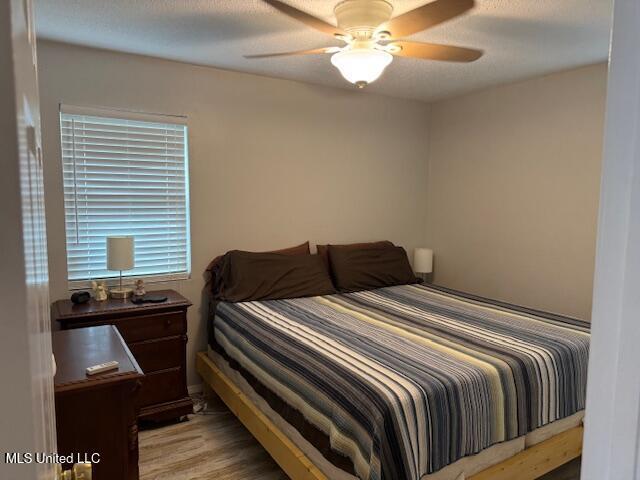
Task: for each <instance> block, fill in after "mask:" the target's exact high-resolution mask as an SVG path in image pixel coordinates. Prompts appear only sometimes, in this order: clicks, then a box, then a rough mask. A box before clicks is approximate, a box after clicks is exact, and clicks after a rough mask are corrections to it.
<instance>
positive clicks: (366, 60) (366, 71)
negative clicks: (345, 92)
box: [331, 48, 393, 88]
mask: <svg viewBox="0 0 640 480" xmlns="http://www.w3.org/2000/svg"><path fill="white" fill-rule="evenodd" d="M392 61H393V55H391V54H390V53H387V52H384V51H382V50H378V49H376V48H357V49H347V50H342V51H340V52H338V53H335V54H333V55H332V56H331V63H332V64H333V65H334V66H335V67H336V68H337V69H338V70H339V71H340V73H341V74H342V76H343V77H344V78H345V79H346V80H347V81H349V82H351V83H353V84H354V85H356V86H357V87H360V88H362V87H364V86H365V85H368V84H370V83H371V82H374V81H375V80H377V79H378V77H380V75H382V72H384V69H385V68H387V66H388V65H389V64H390V63H391V62H392Z"/></svg>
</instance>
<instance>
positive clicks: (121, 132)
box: [60, 106, 190, 283]
mask: <svg viewBox="0 0 640 480" xmlns="http://www.w3.org/2000/svg"><path fill="white" fill-rule="evenodd" d="M97 112H98V113H93V112H91V113H92V114H90V115H89V114H86V112H84V111H82V110H80V109H77V108H74V107H65V106H62V107H61V113H60V133H61V142H62V162H63V174H64V205H65V225H66V238H67V266H68V278H69V280H70V281H71V282H72V283H73V282H74V281H86V280H88V279H95V278H105V277H112V276H115V275H116V274H117V272H111V271H108V270H107V268H106V263H107V258H106V237H108V236H115V235H132V236H133V237H134V245H135V268H134V269H133V270H130V271H126V272H123V275H126V276H150V275H160V276H164V277H166V278H167V279H178V278H186V277H188V275H189V270H190V242H189V204H188V202H189V194H188V166H187V127H186V125H185V124H184V122H183V121H182V120H184V119H182V118H180V117H169V116H167V117H164V116H153V117H151V116H141V115H134V114H126V113H122V112H111V111H107V112H102V111H101V110H98V111H97ZM141 118H142V119H141ZM150 118H151V119H152V120H153V121H148V120H149V119H150ZM176 120H180V122H177V121H176Z"/></svg>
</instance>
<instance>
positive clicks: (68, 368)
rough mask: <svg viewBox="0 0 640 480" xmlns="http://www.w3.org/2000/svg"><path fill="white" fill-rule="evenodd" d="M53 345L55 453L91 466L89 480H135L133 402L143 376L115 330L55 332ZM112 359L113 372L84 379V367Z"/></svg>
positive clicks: (102, 327) (136, 460)
mask: <svg viewBox="0 0 640 480" xmlns="http://www.w3.org/2000/svg"><path fill="white" fill-rule="evenodd" d="M52 346H53V354H54V355H55V358H56V365H57V371H56V375H55V377H54V380H53V381H54V391H55V402H56V432H57V436H58V453H60V454H61V455H65V456H66V455H74V463H77V462H83V461H85V460H88V461H89V462H91V463H92V464H93V465H92V474H93V479H94V480H112V479H114V478H121V479H124V480H136V479H137V478H138V426H137V413H138V412H137V401H136V400H137V395H138V393H139V390H140V386H141V380H142V378H143V376H142V370H141V369H140V367H139V366H138V364H137V362H136V361H135V359H134V358H133V355H132V354H131V352H130V351H129V349H128V348H127V346H126V344H125V343H124V340H123V339H122V337H121V336H120V334H119V333H118V330H116V329H115V328H114V327H113V326H108V325H107V326H101V327H91V328H80V329H77V330H69V331H61V332H54V333H53V340H52ZM111 360H116V361H117V362H118V364H119V365H118V369H117V370H111V371H108V372H104V373H101V374H97V375H92V376H87V375H86V368H87V367H90V366H92V365H97V364H100V363H104V362H108V361H111ZM98 455H99V457H98ZM78 456H80V458H78ZM96 460H97V461H96ZM69 466H70V465H69Z"/></svg>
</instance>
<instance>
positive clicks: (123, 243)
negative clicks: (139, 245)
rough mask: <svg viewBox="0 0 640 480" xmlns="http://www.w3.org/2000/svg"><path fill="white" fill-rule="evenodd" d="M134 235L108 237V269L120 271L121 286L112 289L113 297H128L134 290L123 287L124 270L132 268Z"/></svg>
mask: <svg viewBox="0 0 640 480" xmlns="http://www.w3.org/2000/svg"><path fill="white" fill-rule="evenodd" d="M133 266H134V261H133V237H107V270H119V271H120V286H119V287H118V288H114V289H112V290H111V297H113V298H128V297H129V296H130V295H131V293H132V290H131V289H130V288H123V287H122V271H123V270H132V269H133Z"/></svg>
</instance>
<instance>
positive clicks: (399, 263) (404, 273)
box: [329, 245, 416, 292]
mask: <svg viewBox="0 0 640 480" xmlns="http://www.w3.org/2000/svg"><path fill="white" fill-rule="evenodd" d="M329 261H330V263H331V272H332V274H333V282H334V284H335V286H336V288H337V289H338V290H339V291H340V292H357V291H360V290H372V289H374V288H382V287H390V286H392V285H406V284H410V283H416V276H415V275H414V273H413V270H411V265H410V264H409V259H408V258H407V252H405V250H404V248H402V247H391V248H377V249H376V248H369V249H358V250H353V249H348V248H344V247H340V246H337V245H329Z"/></svg>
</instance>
